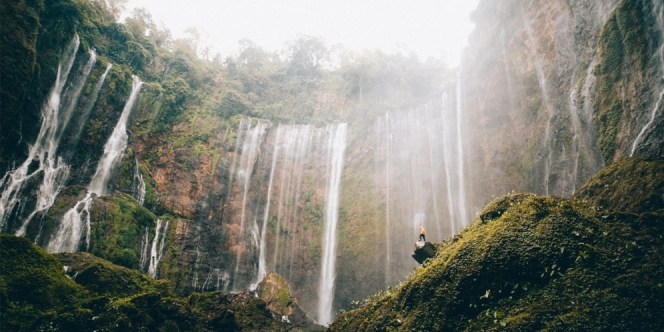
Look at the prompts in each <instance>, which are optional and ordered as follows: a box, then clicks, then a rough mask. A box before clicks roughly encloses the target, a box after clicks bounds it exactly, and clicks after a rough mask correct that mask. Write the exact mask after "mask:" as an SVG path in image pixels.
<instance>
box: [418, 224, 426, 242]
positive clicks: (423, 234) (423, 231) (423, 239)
mask: <svg viewBox="0 0 664 332" xmlns="http://www.w3.org/2000/svg"><path fill="white" fill-rule="evenodd" d="M426 234H427V232H426V231H425V230H424V226H420V241H426V237H425V235H426Z"/></svg>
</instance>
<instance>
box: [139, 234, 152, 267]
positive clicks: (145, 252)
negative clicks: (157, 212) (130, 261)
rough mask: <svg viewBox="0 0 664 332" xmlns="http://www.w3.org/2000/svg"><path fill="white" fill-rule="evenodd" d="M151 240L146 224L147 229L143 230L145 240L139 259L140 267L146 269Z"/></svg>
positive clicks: (142, 242) (142, 243)
mask: <svg viewBox="0 0 664 332" xmlns="http://www.w3.org/2000/svg"><path fill="white" fill-rule="evenodd" d="M149 242H150V234H149V229H148V226H145V231H144V232H143V240H142V241H141V255H140V257H139V260H138V269H139V270H141V271H145V264H147V262H148V245H149Z"/></svg>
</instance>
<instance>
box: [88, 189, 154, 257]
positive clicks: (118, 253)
mask: <svg viewBox="0 0 664 332" xmlns="http://www.w3.org/2000/svg"><path fill="white" fill-rule="evenodd" d="M146 186H147V185H146ZM146 196H147V195H146ZM146 201H147V199H146ZM91 210H92V211H91V214H92V215H93V219H94V220H95V221H96V222H95V223H94V224H93V226H92V230H91V231H92V236H91V248H90V251H91V252H92V253H93V254H94V255H96V256H98V257H101V258H104V259H107V260H109V261H111V262H113V263H115V264H118V265H121V266H125V267H129V268H137V267H138V256H139V250H140V248H139V244H140V243H141V241H140V239H141V236H142V235H143V232H144V229H145V227H148V229H150V230H152V229H154V227H155V223H156V220H157V218H156V216H155V215H154V214H153V213H152V212H150V211H148V210H147V209H146V208H144V207H142V206H139V205H138V203H137V202H136V200H135V199H134V198H133V197H131V196H129V195H125V194H123V195H120V196H115V197H109V198H105V199H104V202H103V206H97V204H95V205H93V207H92V209H91Z"/></svg>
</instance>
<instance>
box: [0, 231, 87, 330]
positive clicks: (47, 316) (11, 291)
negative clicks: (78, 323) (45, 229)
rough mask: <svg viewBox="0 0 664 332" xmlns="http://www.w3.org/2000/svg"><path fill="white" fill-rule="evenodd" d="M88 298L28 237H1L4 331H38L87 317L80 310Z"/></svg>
mask: <svg viewBox="0 0 664 332" xmlns="http://www.w3.org/2000/svg"><path fill="white" fill-rule="evenodd" d="M86 296H88V293H87V292H86V291H85V290H84V289H83V287H81V286H79V285H77V284H76V283H75V282H74V281H73V280H71V279H69V278H67V276H65V270H64V269H63V268H62V264H60V262H58V260H57V259H55V258H54V257H53V256H51V255H49V254H48V253H46V251H44V250H43V249H41V248H39V247H37V246H36V245H34V244H32V243H30V241H28V240H27V239H25V238H18V237H14V236H11V235H7V234H0V330H3V331H36V330H39V329H42V328H46V327H48V326H51V324H52V323H53V322H54V321H56V320H58V319H59V318H60V319H64V320H65V321H69V320H77V319H81V318H83V317H87V316H89V312H88V311H87V310H85V309H82V308H78V307H79V306H80V303H81V302H82V299H83V298H85V297H86ZM65 313H67V314H66V315H65ZM65 316H66V317H65ZM65 323H66V322H65ZM65 325H66V324H65Z"/></svg>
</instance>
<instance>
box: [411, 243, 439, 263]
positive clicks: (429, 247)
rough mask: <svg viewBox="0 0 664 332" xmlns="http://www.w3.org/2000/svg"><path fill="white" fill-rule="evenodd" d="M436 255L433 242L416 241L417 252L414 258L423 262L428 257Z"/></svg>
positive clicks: (414, 253)
mask: <svg viewBox="0 0 664 332" xmlns="http://www.w3.org/2000/svg"><path fill="white" fill-rule="evenodd" d="M435 256H436V247H435V246H434V245H433V244H431V242H417V243H415V252H413V258H414V259H415V260H416V261H417V262H418V263H420V264H423V263H424V262H425V261H426V260H427V259H430V258H434V257H435Z"/></svg>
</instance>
